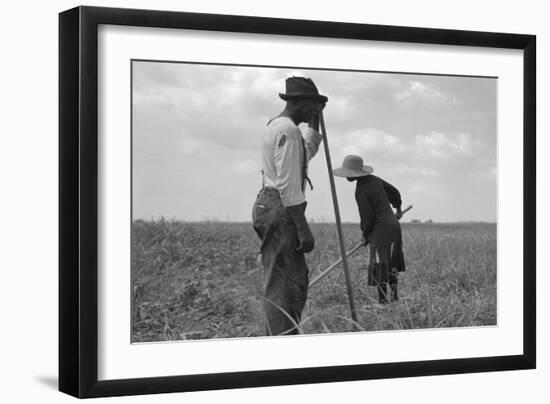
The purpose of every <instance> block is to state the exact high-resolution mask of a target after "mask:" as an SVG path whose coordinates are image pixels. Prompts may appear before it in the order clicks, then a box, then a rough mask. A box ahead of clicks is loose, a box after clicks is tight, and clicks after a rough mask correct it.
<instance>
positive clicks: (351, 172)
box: [332, 154, 374, 178]
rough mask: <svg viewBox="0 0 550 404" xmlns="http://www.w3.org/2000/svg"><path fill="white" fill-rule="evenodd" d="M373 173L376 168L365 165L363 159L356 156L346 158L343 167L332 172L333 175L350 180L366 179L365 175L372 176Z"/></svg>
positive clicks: (351, 155)
mask: <svg viewBox="0 0 550 404" xmlns="http://www.w3.org/2000/svg"><path fill="white" fill-rule="evenodd" d="M373 172H374V168H372V167H371V166H366V165H363V159H362V158H361V157H359V156H356V155H354V154H350V155H348V156H346V157H344V163H343V164H342V167H338V168H335V169H334V170H332V173H333V174H334V175H336V176H337V177H348V178H355V177H364V176H365V175H369V174H372V173H373Z"/></svg>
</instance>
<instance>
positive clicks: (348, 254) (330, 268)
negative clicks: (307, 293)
mask: <svg viewBox="0 0 550 404" xmlns="http://www.w3.org/2000/svg"><path fill="white" fill-rule="evenodd" d="M411 209H412V205H409V206H408V207H407V208H405V209H403V211H402V212H401V213H402V214H403V215H404V214H405V213H407V212H408V211H409V210H411ZM362 245H363V243H359V244H357V245H356V246H354V247H353V248H352V249H351V250H349V251H348V252H347V253H346V254H345V255H346V258H347V257H349V256H350V255H352V254H353V253H354V252H355V251H357V250H358V249H359V248H361V246H362ZM341 263H342V258H340V259H339V260H338V261H336V262H335V263H334V264H332V265H331V266H329V267H328V268H327V269H325V270H324V271H323V272H321V273H320V274H319V275H317V277H316V278H315V279H313V280H312V281H311V282H309V287H310V288H311V287H312V286H313V285H315V284H316V283H317V282H319V281H320V280H321V279H323V278H324V277H325V276H327V275H328V274H329V273H330V271H332V270H333V269H334V268H336V267H337V266H338V265H340V264H341Z"/></svg>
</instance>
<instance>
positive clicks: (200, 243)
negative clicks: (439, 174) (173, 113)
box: [132, 220, 497, 342]
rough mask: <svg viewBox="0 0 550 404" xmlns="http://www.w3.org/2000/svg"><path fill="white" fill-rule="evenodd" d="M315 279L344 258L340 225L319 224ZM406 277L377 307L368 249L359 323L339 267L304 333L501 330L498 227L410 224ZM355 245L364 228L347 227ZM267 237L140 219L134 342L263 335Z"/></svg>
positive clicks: (313, 304)
mask: <svg viewBox="0 0 550 404" xmlns="http://www.w3.org/2000/svg"><path fill="white" fill-rule="evenodd" d="M311 228H312V231H313V233H314V236H315V240H316V248H315V250H314V251H313V252H312V253H310V254H308V257H307V259H308V264H309V268H310V279H312V278H313V277H315V276H316V275H317V274H318V273H319V272H320V271H322V270H324V269H325V268H327V267H328V266H329V265H330V264H332V263H333V262H335V261H336V260H338V259H339V258H340V253H339V248H338V238H337V233H336V227H335V225H334V224H326V223H312V224H311ZM402 228H403V244H404V254H405V262H406V265H407V270H406V272H404V273H401V274H400V277H399V293H400V300H399V301H398V302H395V303H391V304H389V305H385V306H380V305H378V304H376V303H377V300H376V297H377V293H376V290H375V288H373V287H367V279H366V275H367V273H366V271H365V270H364V269H365V268H366V263H367V260H368V251H367V249H366V248H361V249H360V250H359V251H358V252H356V254H355V255H353V256H352V257H351V258H350V260H349V263H350V272H351V278H352V282H353V287H354V293H355V300H356V306H357V310H358V317H359V319H358V324H354V323H353V322H352V321H351V320H350V313H349V305H348V298H347V293H346V287H345V281H344V276H343V271H342V269H341V267H339V268H337V269H335V270H334V271H332V272H331V274H330V275H328V276H327V277H326V278H325V279H323V280H322V281H321V282H320V283H318V284H316V285H315V286H313V287H312V288H311V289H310V291H309V297H308V302H307V303H306V307H305V310H304V313H303V316H302V321H301V323H300V331H301V332H302V333H304V334H319V333H333V332H348V331H353V330H357V329H359V330H365V331H370V330H392V329H416V328H436V327H464V326H482V325H495V324H496V303H497V298H496V295H497V294H496V225H495V224H483V223H468V224H466V223H465V224H462V223H459V224H410V223H404V224H403V225H402ZM344 233H345V240H346V244H347V248H348V249H349V248H351V247H352V246H354V245H355V244H357V242H358V241H359V239H360V233H359V227H358V225H354V224H345V225H344ZM258 249H259V240H258V238H257V236H256V234H255V233H254V231H253V229H252V226H251V224H250V223H227V222H200V223H186V222H176V221H166V220H160V221H154V222H153V221H141V220H138V221H135V222H134V223H133V229H132V282H133V309H132V310H133V324H132V341H133V342H146V341H166V340H184V339H204V338H230V337H252V336H259V335H264V333H263V326H262V324H263V314H262V309H261V308H262V295H263V285H262V283H263V274H262V271H261V269H260V268H259V267H258V265H257V255H258V252H259V251H258Z"/></svg>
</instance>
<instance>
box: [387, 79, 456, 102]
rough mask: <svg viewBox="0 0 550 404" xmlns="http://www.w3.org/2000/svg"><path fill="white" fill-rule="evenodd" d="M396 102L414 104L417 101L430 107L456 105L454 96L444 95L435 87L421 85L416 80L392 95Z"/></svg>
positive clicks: (426, 84) (428, 84) (429, 84)
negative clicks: (430, 105)
mask: <svg viewBox="0 0 550 404" xmlns="http://www.w3.org/2000/svg"><path fill="white" fill-rule="evenodd" d="M394 98H395V100H396V101H398V102H405V103H411V104H412V103H416V102H418V101H420V102H424V103H429V104H432V105H441V106H444V105H453V106H456V105H458V100H457V98H456V97H455V96H454V95H451V94H446V93H445V92H443V91H442V90H440V89H439V88H438V87H437V86H436V85H434V84H431V83H423V82H421V81H417V80H411V81H408V82H407V83H406V85H405V88H401V89H400V90H398V91H397V92H396V93H395V94H394Z"/></svg>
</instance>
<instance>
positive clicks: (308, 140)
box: [262, 117, 322, 207]
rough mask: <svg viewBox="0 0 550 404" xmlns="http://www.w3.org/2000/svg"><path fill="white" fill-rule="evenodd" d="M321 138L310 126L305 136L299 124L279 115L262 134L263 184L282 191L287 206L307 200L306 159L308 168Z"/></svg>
mask: <svg viewBox="0 0 550 404" xmlns="http://www.w3.org/2000/svg"><path fill="white" fill-rule="evenodd" d="M321 140H322V136H321V134H320V133H319V132H317V131H316V130H314V129H312V128H307V129H306V130H305V131H304V134H303V135H302V133H301V131H300V129H299V128H298V126H297V125H296V124H294V122H293V121H292V120H291V119H290V118H287V117H278V118H275V119H273V120H272V121H271V122H270V123H269V124H268V125H267V127H266V129H265V131H264V134H263V136H262V172H263V183H264V185H265V186H268V187H272V188H276V189H278V190H279V193H280V195H281V200H282V203H283V206H285V207H288V206H295V205H299V204H301V203H303V202H305V200H306V198H305V194H304V191H305V189H304V181H303V173H302V170H303V167H304V158H305V159H306V167H307V162H309V160H311V158H313V156H315V154H316V153H317V150H318V149H319V145H320V144H321ZM302 142H304V143H303V144H302ZM304 146H305V147H304ZM304 149H305V154H306V155H305V156H304Z"/></svg>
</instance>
